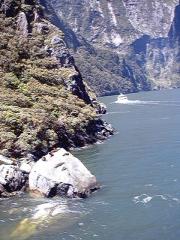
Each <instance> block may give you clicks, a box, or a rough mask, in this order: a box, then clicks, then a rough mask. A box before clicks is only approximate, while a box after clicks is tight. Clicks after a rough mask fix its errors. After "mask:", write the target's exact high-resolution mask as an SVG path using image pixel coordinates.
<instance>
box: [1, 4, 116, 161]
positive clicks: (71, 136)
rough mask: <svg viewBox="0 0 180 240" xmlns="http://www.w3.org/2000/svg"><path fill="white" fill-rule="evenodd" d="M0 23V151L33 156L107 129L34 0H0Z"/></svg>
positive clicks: (93, 137)
mask: <svg viewBox="0 0 180 240" xmlns="http://www.w3.org/2000/svg"><path fill="white" fill-rule="evenodd" d="M0 22H1V24H0V31H1V35H0V102H1V105H0V154H3V155H4V156H7V157H8V156H9V157H12V158H22V157H28V158H33V159H38V158H39V157H41V156H42V155H44V154H46V153H47V152H48V151H49V150H51V149H54V148H56V147H65V148H69V147H76V146H83V145H85V144H86V143H93V142H96V141H97V139H98V138H105V137H107V135H109V134H111V133H112V132H111V130H110V129H109V130H106V127H105V125H104V123H103V121H102V120H101V119H99V117H98V114H97V112H98V113H99V112H100V111H101V109H100V106H99V105H98V103H97V102H96V101H95V99H93V98H95V96H94V95H93V94H92V92H91V91H90V90H88V89H89V88H87V87H86V86H85V84H84V82H83V80H82V77H81V74H80V72H79V70H78V68H77V67H76V65H75V61H74V58H73V56H72V55H71V54H70V52H69V51H68V49H67V47H66V43H65V41H64V33H63V32H62V31H61V30H60V29H58V28H57V27H55V26H54V25H53V24H51V23H50V22H49V21H48V20H47V19H45V17H44V11H43V9H42V7H41V6H40V5H39V2H38V1H36V0H2V1H0ZM97 108H98V110H97ZM102 132H103V134H101V133H102ZM110 132H111V133H110ZM102 135H103V136H102Z"/></svg>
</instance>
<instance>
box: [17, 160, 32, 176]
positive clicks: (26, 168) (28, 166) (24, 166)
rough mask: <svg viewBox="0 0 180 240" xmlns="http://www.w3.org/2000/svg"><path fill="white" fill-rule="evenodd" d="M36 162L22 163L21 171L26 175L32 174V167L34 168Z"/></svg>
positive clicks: (26, 161)
mask: <svg viewBox="0 0 180 240" xmlns="http://www.w3.org/2000/svg"><path fill="white" fill-rule="evenodd" d="M34 164H35V162H33V161H28V160H24V161H22V162H21V163H20V167H19V169H20V170H21V171H22V172H25V173H30V171H31V169H32V167H33V166H34Z"/></svg>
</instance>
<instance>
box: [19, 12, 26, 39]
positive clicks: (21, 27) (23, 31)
mask: <svg viewBox="0 0 180 240" xmlns="http://www.w3.org/2000/svg"><path fill="white" fill-rule="evenodd" d="M17 25H18V30H19V31H20V34H21V35H23V36H24V37H27V36H28V22H27V18H26V14H25V13H24V12H20V13H19V16H18V19H17Z"/></svg>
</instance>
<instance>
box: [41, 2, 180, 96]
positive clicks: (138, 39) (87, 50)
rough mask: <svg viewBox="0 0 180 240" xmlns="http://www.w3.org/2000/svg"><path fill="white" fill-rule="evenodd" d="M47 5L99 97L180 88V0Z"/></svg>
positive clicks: (50, 15)
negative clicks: (179, 24)
mask: <svg viewBox="0 0 180 240" xmlns="http://www.w3.org/2000/svg"><path fill="white" fill-rule="evenodd" d="M42 3H43V4H44V5H45V6H46V8H47V9H48V10H49V17H50V18H51V19H52V20H53V21H54V22H55V24H56V25H57V26H60V27H63V28H64V29H65V30H66V31H65V33H66V34H65V36H66V39H67V42H68V45H69V47H71V48H72V49H73V50H74V51H75V54H76V56H77V61H78V63H79V66H80V69H81V71H82V73H83V75H86V74H87V73H88V78H87V79H88V81H89V82H90V83H91V84H92V86H93V87H94V89H95V91H96V92H97V93H98V94H99V95H106V94H113V93H118V92H119V91H122V92H132V91H139V90H151V89H161V88H169V87H179V63H178V58H177V55H178V53H179V41H178V38H179V29H178V25H177V23H176V22H177V21H178V18H179V11H178V8H179V5H178V0H172V1H169V0H166V1H163V0H158V1H157V0H152V1H148V0H139V1H137V0H112V1H108V0H105V1H98V0H91V1H87V0H83V1H81V0H73V1H71V0H69V1H65V0H64V1H60V0H53V1H46V0H42ZM53 11H54V12H53ZM52 15H53V16H52ZM172 36H173V37H172Z"/></svg>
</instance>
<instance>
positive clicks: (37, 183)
mask: <svg viewBox="0 0 180 240" xmlns="http://www.w3.org/2000/svg"><path fill="white" fill-rule="evenodd" d="M29 188H30V190H31V191H35V192H40V193H41V194H43V195H44V196H47V197H52V196H55V195H60V196H68V197H75V196H80V197H86V196H88V195H89V193H91V192H92V191H94V190H96V189H97V188H98V184H97V181H96V178H95V176H94V175H92V174H91V173H90V171H89V170H88V169H87V168H86V167H85V166H84V165H83V164H82V163H81V161H80V160H79V159H77V158H76V157H74V156H73V155H72V154H71V153H69V152H67V151H66V150H64V149H62V148H61V149H58V150H57V151H56V152H51V153H49V154H47V155H46V156H45V157H43V158H41V159H40V160H39V161H37V162H36V163H35V165H34V166H33V168H32V170H31V172H30V174H29Z"/></svg>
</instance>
